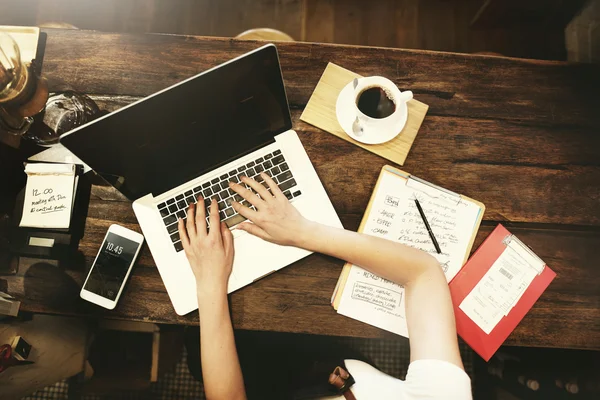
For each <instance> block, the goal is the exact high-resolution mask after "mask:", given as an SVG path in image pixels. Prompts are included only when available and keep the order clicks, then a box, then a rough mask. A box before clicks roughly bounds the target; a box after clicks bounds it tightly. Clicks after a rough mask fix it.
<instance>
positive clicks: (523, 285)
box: [459, 237, 546, 335]
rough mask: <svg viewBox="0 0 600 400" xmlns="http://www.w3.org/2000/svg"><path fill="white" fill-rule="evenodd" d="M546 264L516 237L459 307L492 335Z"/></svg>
mask: <svg viewBox="0 0 600 400" xmlns="http://www.w3.org/2000/svg"><path fill="white" fill-rule="evenodd" d="M545 265H546V264H545V263H544V262H543V261H542V260H540V259H539V258H538V257H537V256H534V255H533V254H532V253H531V252H529V251H528V250H527V248H526V247H525V245H523V244H522V243H521V242H520V241H519V240H518V239H517V238H516V237H513V239H512V240H511V241H510V243H509V244H508V246H506V249H504V251H503V252H502V254H501V255H500V257H498V259H497V260H496V261H495V262H494V264H492V266H491V267H490V269H489V270H488V271H487V272H486V273H485V275H484V276H483V278H482V279H481V280H480V281H479V283H477V285H476V286H475V287H474V288H473V290H472V291H471V293H469V294H468V295H467V297H465V298H464V300H463V301H462V302H461V303H460V306H459V308H460V309H461V310H462V311H463V312H464V313H465V314H466V315H467V316H468V317H469V318H471V320H473V322H475V323H476V324H477V325H478V326H479V327H480V328H481V330H483V331H484V332H485V333H487V334H488V335H489V334H490V332H491V331H492V330H493V329H494V328H495V327H496V325H498V323H499V322H500V320H501V319H502V318H503V317H506V316H507V315H508V314H509V313H510V311H511V310H512V309H513V307H514V306H515V305H516V304H517V303H518V302H519V300H520V299H521V296H523V293H525V291H526V290H527V288H528V287H529V285H530V284H531V282H532V281H533V279H534V278H535V277H536V276H537V275H539V274H540V273H542V271H543V270H544V267H545Z"/></svg>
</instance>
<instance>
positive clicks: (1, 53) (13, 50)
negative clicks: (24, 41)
mask: <svg viewBox="0 0 600 400" xmlns="http://www.w3.org/2000/svg"><path fill="white" fill-rule="evenodd" d="M47 100H48V84H47V82H46V80H45V79H44V78H41V77H40V76H39V74H38V73H36V71H35V70H34V67H33V66H32V63H31V62H30V63H24V62H23V60H21V54H20V52H19V47H18V46H17V44H16V43H15V41H14V40H13V38H12V37H11V36H10V35H9V34H7V33H3V32H0V130H4V131H6V132H8V133H10V134H14V135H22V134H24V133H25V132H27V130H28V129H29V127H30V126H31V124H32V123H33V116H34V115H36V114H38V113H39V112H40V111H42V110H43V109H44V107H45V106H46V101H47Z"/></svg>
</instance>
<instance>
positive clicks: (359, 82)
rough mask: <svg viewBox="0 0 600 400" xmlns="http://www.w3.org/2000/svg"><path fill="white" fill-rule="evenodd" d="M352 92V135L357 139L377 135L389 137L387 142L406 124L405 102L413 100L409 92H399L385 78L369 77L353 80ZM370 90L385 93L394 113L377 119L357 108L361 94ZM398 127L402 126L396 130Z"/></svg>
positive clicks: (406, 111)
mask: <svg viewBox="0 0 600 400" xmlns="http://www.w3.org/2000/svg"><path fill="white" fill-rule="evenodd" d="M352 85H353V87H354V90H353V96H354V101H353V112H354V114H355V118H354V121H353V123H352V133H354V135H355V136H357V137H362V136H364V135H369V134H378V135H380V136H383V137H389V136H390V135H393V136H392V137H390V138H389V139H388V140H390V139H392V138H393V137H395V136H396V135H397V134H398V133H400V131H401V130H402V128H403V127H404V124H405V123H406V118H407V114H408V107H407V105H406V102H407V101H409V100H411V99H412V98H413V94H412V92H411V91H410V90H407V91H404V92H401V91H400V89H398V87H397V86H396V85H395V84H394V82H392V81H390V80H389V79H387V78H384V77H382V76H369V77H364V78H357V79H354V81H353V82H352ZM370 88H379V89H381V90H383V91H384V92H385V94H386V95H387V97H388V99H389V100H391V101H392V102H393V103H394V108H395V109H394V111H393V112H392V113H391V114H390V115H388V116H386V117H383V118H377V117H373V116H369V115H366V114H365V113H364V112H362V111H361V110H360V109H359V107H358V102H359V99H360V97H361V95H363V93H364V92H365V91H366V90H368V89H370ZM399 125H402V126H401V127H400V129H398V127H399Z"/></svg>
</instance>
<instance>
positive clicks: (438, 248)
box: [415, 199, 442, 254]
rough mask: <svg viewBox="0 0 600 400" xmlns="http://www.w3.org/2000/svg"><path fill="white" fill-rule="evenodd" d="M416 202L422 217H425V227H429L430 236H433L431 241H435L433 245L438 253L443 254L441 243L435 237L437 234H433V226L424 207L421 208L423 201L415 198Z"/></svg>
mask: <svg viewBox="0 0 600 400" xmlns="http://www.w3.org/2000/svg"><path fill="white" fill-rule="evenodd" d="M415 204H416V205H417V209H418V210H419V214H421V218H423V223H424V224H425V227H426V228H427V232H429V237H430V238H431V241H432V242H433V245H434V246H435V251H437V252H438V254H442V250H441V249H440V245H439V244H438V242H437V240H436V239H435V236H434V235H433V231H432V230H431V227H430V226H429V222H427V218H425V213H424V212H423V209H422V208H421V203H419V200H417V199H415Z"/></svg>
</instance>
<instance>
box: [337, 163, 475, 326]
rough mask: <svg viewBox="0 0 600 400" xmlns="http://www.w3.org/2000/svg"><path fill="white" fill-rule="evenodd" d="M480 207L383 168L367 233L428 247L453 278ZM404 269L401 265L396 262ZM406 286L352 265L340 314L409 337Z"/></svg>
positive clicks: (465, 250)
mask: <svg viewBox="0 0 600 400" xmlns="http://www.w3.org/2000/svg"><path fill="white" fill-rule="evenodd" d="M415 198H416V199H418V200H419V202H420V203H421V206H422V207H423V210H424V212H425V216H426V217H427V220H428V221H429V224H430V226H431V229H432V231H433V233H434V235H435V237H436V239H437V241H438V243H439V245H440V248H441V250H442V254H437V252H436V251H435V247H434V245H433V243H432V242H431V239H430V237H429V234H428V233H427V228H426V227H425V224H424V223H423V220H422V219H421V216H420V215H419V211H418V210H417V207H416V204H415V201H414V199H415ZM480 212H481V209H480V207H479V206H478V205H477V204H475V203H473V202H471V201H468V200H465V199H463V198H461V197H459V196H457V195H454V194H449V193H448V192H446V191H444V190H441V189H439V188H436V187H432V186H430V185H427V184H424V183H422V182H418V181H414V180H413V179H408V178H404V177H402V176H400V175H397V174H394V173H392V172H389V171H384V172H383V173H382V176H381V178H380V180H379V186H378V188H377V192H376V193H375V198H374V199H373V201H372V204H371V209H370V211H369V214H368V216H367V217H366V218H367V222H366V223H365V225H364V227H363V233H365V234H367V235H372V236H378V237H382V238H385V239H389V240H393V241H395V242H399V243H402V244H405V245H407V246H411V247H415V248H418V249H421V250H423V251H426V252H428V253H430V254H431V255H433V256H434V257H435V258H436V259H437V260H438V261H439V262H440V266H441V268H442V269H443V270H444V273H445V274H446V279H447V280H448V281H450V280H451V279H452V278H453V277H454V275H456V274H457V273H458V271H459V270H460V268H461V267H462V265H463V263H464V261H465V259H466V257H467V255H468V254H467V253H468V251H469V250H470V245H471V237H472V236H473V231H474V228H475V226H476V224H477V222H478V220H479V218H478V217H479V213H480ZM396 267H397V268H402V267H403V266H402V265H398V266H396ZM405 301H406V298H405V295H404V288H403V287H402V286H401V285H398V284H396V283H394V282H390V281H388V280H386V279H383V278H381V277H379V276H377V275H374V274H372V273H370V272H368V271H366V270H364V269H363V268H360V267H358V266H356V265H353V266H352V268H351V270H350V273H349V275H348V279H347V281H346V284H345V287H344V289H343V292H342V297H341V301H340V304H339V307H338V312H339V313H340V314H343V315H346V316H348V317H351V318H354V319H357V320H359V321H362V322H366V323H368V324H370V325H374V326H377V327H379V328H382V329H386V330H388V331H391V332H394V333H396V334H399V335H402V336H405V337H408V329H407V326H406V313H405Z"/></svg>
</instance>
